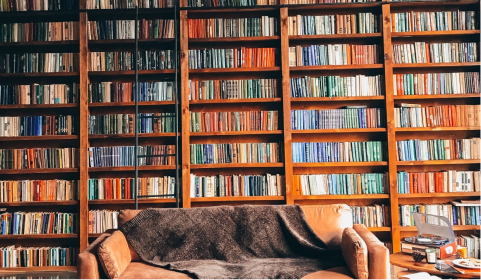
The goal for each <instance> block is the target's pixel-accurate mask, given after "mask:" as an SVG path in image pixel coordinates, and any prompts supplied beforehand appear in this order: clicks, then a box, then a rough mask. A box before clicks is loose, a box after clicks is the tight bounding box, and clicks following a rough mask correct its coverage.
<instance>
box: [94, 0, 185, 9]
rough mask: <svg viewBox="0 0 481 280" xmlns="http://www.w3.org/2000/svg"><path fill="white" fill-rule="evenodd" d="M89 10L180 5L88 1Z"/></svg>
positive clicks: (155, 0) (154, 0) (164, 0)
mask: <svg viewBox="0 0 481 280" xmlns="http://www.w3.org/2000/svg"><path fill="white" fill-rule="evenodd" d="M86 1H87V9H135V6H136V5H138V6H139V8H143V9H146V8H172V7H174V5H178V4H179V1H178V0H117V1H110V0H86Z"/></svg>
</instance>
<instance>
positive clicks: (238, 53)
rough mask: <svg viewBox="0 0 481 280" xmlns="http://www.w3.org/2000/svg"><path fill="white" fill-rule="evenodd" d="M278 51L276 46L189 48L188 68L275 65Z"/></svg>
mask: <svg viewBox="0 0 481 280" xmlns="http://www.w3.org/2000/svg"><path fill="white" fill-rule="evenodd" d="M278 53H279V51H278V50H277V49H276V48H246V47H241V48H239V49H201V50H189V69H206V68H239V67H244V68H245V67H275V66H277V65H278V58H277V55H278Z"/></svg>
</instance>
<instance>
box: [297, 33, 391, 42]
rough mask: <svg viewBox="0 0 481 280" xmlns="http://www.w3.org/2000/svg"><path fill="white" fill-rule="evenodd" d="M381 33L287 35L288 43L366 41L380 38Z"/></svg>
mask: <svg viewBox="0 0 481 280" xmlns="http://www.w3.org/2000/svg"><path fill="white" fill-rule="evenodd" d="M381 37H382V34H381V33H356V34H322V35H289V41H299V40H318V39H325V40H329V39H367V38H381Z"/></svg>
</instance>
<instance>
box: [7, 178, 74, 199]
mask: <svg viewBox="0 0 481 280" xmlns="http://www.w3.org/2000/svg"><path fill="white" fill-rule="evenodd" d="M77 191H78V181H77V180H61V179H54V180H19V181H0V202H32V201H65V200H76V199H77Z"/></svg>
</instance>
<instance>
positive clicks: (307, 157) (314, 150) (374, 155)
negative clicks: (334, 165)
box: [292, 141, 386, 163]
mask: <svg viewBox="0 0 481 280" xmlns="http://www.w3.org/2000/svg"><path fill="white" fill-rule="evenodd" d="M385 144H386V143H385V142H381V141H368V142H320V143H319V142H318V143H314V142H307V143H292V162H294V163H297V162H370V161H383V160H384V156H385V155H384V151H385V148H386V147H385Z"/></svg>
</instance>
